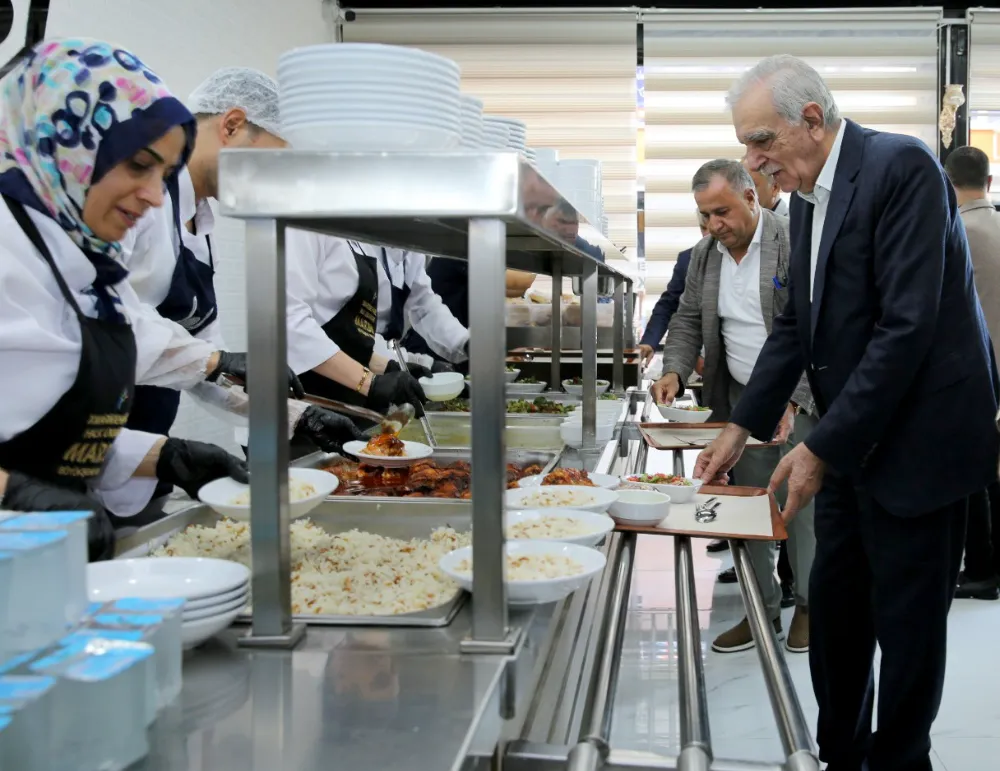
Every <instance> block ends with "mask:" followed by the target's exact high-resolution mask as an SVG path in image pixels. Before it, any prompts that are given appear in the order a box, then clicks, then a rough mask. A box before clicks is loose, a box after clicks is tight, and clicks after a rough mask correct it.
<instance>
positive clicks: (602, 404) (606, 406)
mask: <svg viewBox="0 0 1000 771" xmlns="http://www.w3.org/2000/svg"><path fill="white" fill-rule="evenodd" d="M621 412H622V403H621V402H619V401H614V402H612V401H606V400H600V399H598V401H597V417H598V418H607V417H608V416H609V415H610V416H614V417H615V418H616V419H617V417H618V416H619V415H621ZM581 415H583V405H582V404H578V405H577V406H576V407H574V408H573V411H572V412H570V414H569V416H568V417H577V418H579V417H580V416H581Z"/></svg>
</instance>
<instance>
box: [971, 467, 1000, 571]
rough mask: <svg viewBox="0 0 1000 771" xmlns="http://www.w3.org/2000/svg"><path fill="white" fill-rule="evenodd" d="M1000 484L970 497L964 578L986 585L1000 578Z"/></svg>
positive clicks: (997, 483)
mask: <svg viewBox="0 0 1000 771" xmlns="http://www.w3.org/2000/svg"><path fill="white" fill-rule="evenodd" d="M994 538H997V539H1000V482H994V483H993V484H991V485H990V486H989V487H987V488H986V489H985V490H981V491H980V492H978V493H976V494H975V495H972V496H970V497H969V531H968V533H967V534H966V536H965V577H966V579H967V580H969V581H986V580H989V579H992V578H995V577H997V576H1000V543H998V544H996V546H994V544H993V539H994Z"/></svg>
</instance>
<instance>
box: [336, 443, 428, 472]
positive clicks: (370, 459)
mask: <svg viewBox="0 0 1000 771" xmlns="http://www.w3.org/2000/svg"><path fill="white" fill-rule="evenodd" d="M366 444H367V442H348V443H347V444H345V445H344V452H346V453H348V454H350V455H354V456H355V457H357V458H360V459H361V460H362V461H364V462H365V463H370V464H371V465H373V466H382V467H383V468H398V467H400V466H409V465H410V464H412V463H416V462H417V461H418V460H423V459H424V458H429V457H431V455H433V454H434V448H433V447H430V446H428V445H426V444H421V443H420V442H407V441H404V442H403V444H404V445H405V447H404V450H403V452H405V453H406V454H405V455H404V456H402V457H401V458H388V457H386V456H384V455H369V454H368V453H366V452H362V450H364V448H365V445H366Z"/></svg>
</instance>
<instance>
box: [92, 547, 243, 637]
mask: <svg viewBox="0 0 1000 771" xmlns="http://www.w3.org/2000/svg"><path fill="white" fill-rule="evenodd" d="M87 589H88V592H89V594H90V600H91V602H109V601H111V600H120V599H123V598H125V597H139V598H143V599H160V598H164V597H169V598H180V599H183V600H184V611H183V616H182V623H181V641H182V643H183V644H184V647H185V648H193V647H194V646H196V645H200V644H201V643H203V642H205V640H208V639H209V638H210V637H214V636H215V635H217V634H218V633H219V632H221V631H222V630H223V629H225V628H227V627H228V626H229V625H230V624H232V623H233V621H234V620H235V619H236V617H237V616H238V615H239V614H240V611H242V610H243V608H244V607H246V605H247V604H248V602H249V599H250V571H249V570H248V569H247V568H246V567H244V566H243V565H240V564H239V563H238V562H229V561H228V560H218V559H207V558H201V557H141V558H138V559H129V560H112V561H109V562H94V563H91V564H90V565H88V566H87Z"/></svg>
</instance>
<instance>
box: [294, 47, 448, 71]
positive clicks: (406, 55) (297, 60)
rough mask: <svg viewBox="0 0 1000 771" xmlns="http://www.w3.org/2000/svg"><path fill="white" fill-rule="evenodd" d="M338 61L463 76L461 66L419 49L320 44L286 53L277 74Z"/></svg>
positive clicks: (339, 62)
mask: <svg viewBox="0 0 1000 771" xmlns="http://www.w3.org/2000/svg"><path fill="white" fill-rule="evenodd" d="M315 60H320V61H335V62H337V63H338V65H341V66H343V65H344V64H345V63H347V62H350V63H362V62H363V63H365V64H370V63H372V62H392V63H393V64H395V65H397V66H402V64H403V63H404V62H405V63H406V66H407V67H415V66H428V67H431V66H433V67H438V68H441V69H443V70H446V71H449V72H454V73H456V74H460V73H461V69H460V68H459V66H458V64H457V63H455V62H454V61H453V60H451V59H448V58H446V57H444V56H439V55H438V54H432V53H429V52H428V51H424V50H423V49H420V48H409V47H407V46H393V45H384V44H382V43H317V44H316V45H310V46H299V47H298V48H292V49H290V50H288V51H285V52H284V53H283V54H281V56H280V57H278V72H282V71H284V68H286V67H290V66H291V65H293V64H294V65H295V66H300V65H301V64H302V62H308V61H315Z"/></svg>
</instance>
